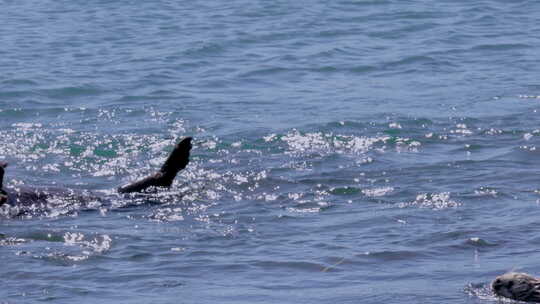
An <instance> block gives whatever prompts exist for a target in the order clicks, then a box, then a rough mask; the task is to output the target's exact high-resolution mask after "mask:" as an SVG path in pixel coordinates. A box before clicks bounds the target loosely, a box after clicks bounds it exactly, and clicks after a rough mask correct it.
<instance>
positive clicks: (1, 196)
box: [0, 162, 8, 206]
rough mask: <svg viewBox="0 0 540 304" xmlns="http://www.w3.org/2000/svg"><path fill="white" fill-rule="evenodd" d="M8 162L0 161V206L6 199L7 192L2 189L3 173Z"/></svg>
mask: <svg viewBox="0 0 540 304" xmlns="http://www.w3.org/2000/svg"><path fill="white" fill-rule="evenodd" d="M7 165H8V163H6V162H0V206H1V205H2V204H4V203H6V202H7V201H8V195H7V192H6V191H5V190H4V173H5V170H4V169H5V168H6V167H7Z"/></svg>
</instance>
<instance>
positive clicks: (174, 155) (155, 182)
mask: <svg viewBox="0 0 540 304" xmlns="http://www.w3.org/2000/svg"><path fill="white" fill-rule="evenodd" d="M191 140H192V138H191V137H186V138H184V139H183V140H182V141H180V142H179V143H178V144H176V146H175V147H174V150H173V151H172V152H171V154H170V155H169V157H168V158H167V160H166V161H165V163H164V164H163V166H161V169H160V170H159V171H158V172H156V173H154V174H152V175H150V176H148V177H145V178H143V179H141V180H139V181H136V182H134V183H131V184H128V185H125V186H121V187H119V188H118V192H119V193H132V192H142V191H144V190H146V189H147V188H149V187H166V188H168V187H170V186H171V185H172V182H173V180H174V178H175V177H176V175H177V174H178V172H179V171H180V170H182V169H184V168H185V167H186V166H187V164H188V163H189V152H190V150H191V148H192V146H191ZM7 166H8V164H7V163H6V162H0V206H1V205H4V204H8V205H11V206H19V205H34V204H46V203H48V200H49V199H51V198H53V197H62V196H66V197H71V198H75V199H81V200H85V199H88V198H89V196H86V198H85V196H84V195H77V194H75V195H74V192H73V191H70V190H65V189H50V188H43V189H42V188H27V187H24V188H4V187H3V181H4V173H5V170H6V167H7ZM90 196H92V197H91V199H97V200H100V198H99V197H93V195H90Z"/></svg>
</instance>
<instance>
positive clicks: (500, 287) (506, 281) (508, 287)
mask: <svg viewBox="0 0 540 304" xmlns="http://www.w3.org/2000/svg"><path fill="white" fill-rule="evenodd" d="M491 288H492V289H493V292H494V293H495V294H496V295H497V296H499V297H505V298H509V299H512V300H518V301H524V302H535V303H539V302H540V279H538V278H535V277H533V276H530V275H528V274H526V273H519V272H509V273H505V274H503V275H501V276H498V277H496V278H495V280H494V281H493V282H492V283H491Z"/></svg>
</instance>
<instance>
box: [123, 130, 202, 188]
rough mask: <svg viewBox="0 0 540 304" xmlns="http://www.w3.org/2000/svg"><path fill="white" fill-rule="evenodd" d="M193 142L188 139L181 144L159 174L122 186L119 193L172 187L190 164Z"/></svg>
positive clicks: (175, 148) (176, 147)
mask: <svg viewBox="0 0 540 304" xmlns="http://www.w3.org/2000/svg"><path fill="white" fill-rule="evenodd" d="M191 140H192V138H191V137H186V138H184V139H183V140H182V141H181V142H179V143H178V144H177V145H176V146H175V147H174V150H173V151H172V152H171V154H170V155H169V157H168V158H167V160H166V161H165V163H164V164H163V166H162V167H161V169H160V170H159V171H158V172H156V173H154V174H152V175H150V176H148V177H145V178H144V179H142V180H139V181H136V182H134V183H132V184H129V185H126V186H122V187H120V188H118V192H120V193H130V192H141V191H143V190H145V189H146V188H148V187H151V186H154V187H170V186H171V185H172V183H173V180H174V178H175V177H176V174H178V171H180V170H182V169H184V168H185V167H186V166H187V164H188V163H189V151H190V150H191Z"/></svg>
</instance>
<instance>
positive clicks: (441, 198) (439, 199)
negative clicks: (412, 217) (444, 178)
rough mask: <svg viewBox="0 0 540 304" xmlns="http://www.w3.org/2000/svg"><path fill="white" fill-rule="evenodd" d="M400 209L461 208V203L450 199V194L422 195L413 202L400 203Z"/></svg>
mask: <svg viewBox="0 0 540 304" xmlns="http://www.w3.org/2000/svg"><path fill="white" fill-rule="evenodd" d="M398 206H399V207H400V208H406V207H420V208H429V209H435V210H441V209H447V208H456V207H459V206H461V203H459V202H456V201H454V200H452V199H450V193H449V192H442V193H422V194H419V195H417V196H416V199H415V200H414V201H412V202H406V203H399V204H398Z"/></svg>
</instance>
